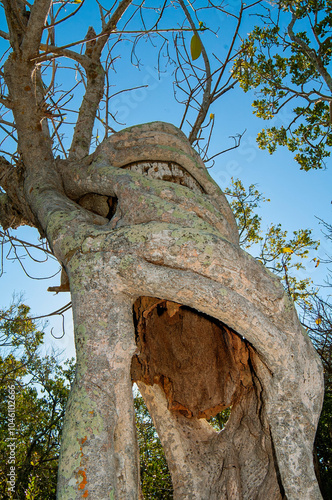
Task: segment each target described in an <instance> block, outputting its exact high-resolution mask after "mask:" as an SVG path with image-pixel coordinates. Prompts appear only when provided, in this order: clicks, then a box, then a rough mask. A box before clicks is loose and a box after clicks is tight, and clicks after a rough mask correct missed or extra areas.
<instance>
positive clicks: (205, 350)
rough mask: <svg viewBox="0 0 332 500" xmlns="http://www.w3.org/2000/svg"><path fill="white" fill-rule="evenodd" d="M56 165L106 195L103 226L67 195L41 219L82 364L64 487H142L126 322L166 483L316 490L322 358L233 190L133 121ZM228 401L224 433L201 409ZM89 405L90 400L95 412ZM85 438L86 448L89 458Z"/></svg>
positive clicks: (160, 129) (245, 495)
mask: <svg viewBox="0 0 332 500" xmlns="http://www.w3.org/2000/svg"><path fill="white" fill-rule="evenodd" d="M154 159H157V160H158V161H157V162H154ZM174 164H175V165H174ZM64 166H65V164H62V163H60V164H59V171H60V173H61V176H62V179H63V182H64V185H65V189H66V193H67V195H68V196H70V197H71V198H73V199H75V198H76V199H81V198H82V196H85V195H86V194H87V193H89V192H90V193H91V192H92V193H93V192H94V193H98V194H99V195H101V196H104V197H106V199H108V200H109V202H111V204H112V206H116V210H115V213H114V210H113V211H112V214H111V220H110V222H108V221H107V219H106V220H105V222H106V224H104V225H102V226H96V225H95V224H90V225H89V224H86V223H85V224H83V225H82V222H80V220H81V219H80V218H82V216H83V215H84V214H85V212H84V213H83V214H82V213H81V211H80V210H82V209H77V208H75V210H76V211H77V212H76V215H75V214H74V212H73V208H70V206H69V205H68V206H65V207H63V208H60V209H59V210H60V212H59V214H58V215H57V216H56V215H55V213H54V212H53V214H52V217H51V219H50V221H52V222H50V224H49V231H48V234H49V237H50V239H51V241H53V246H54V249H55V252H56V253H57V254H58V255H60V256H61V255H62V261H63V262H64V264H65V267H66V269H67V272H68V275H69V281H70V287H71V290H72V294H73V306H74V320H75V335H76V338H77V340H76V342H77V345H78V349H77V359H78V367H79V368H78V374H77V381H76V384H75V389H74V393H73V396H72V399H71V403H70V405H69V407H68V415H67V423H66V427H65V431H64V439H63V441H64V444H63V447H64V451H63V452H62V459H61V465H60V471H61V472H60V474H61V477H66V480H65V481H64V479H61V480H60V481H59V491H58V498H59V499H61V500H62V499H64V500H65V499H67V498H77V499H78V498H81V496H82V491H83V492H88V493H87V494H88V495H91V496H92V498H98V499H100V500H102V499H104V498H105V499H106V498H108V496H107V495H109V494H110V491H112V492H113V494H114V498H118V499H119V500H120V499H121V500H122V499H123V500H125V499H127V498H136V497H137V496H138V491H139V490H138V485H137V483H138V478H137V475H136V476H135V473H136V474H137V453H136V445H135V444H134V443H135V439H134V426H133V417H132V410H131V409H130V407H131V404H132V402H131V398H132V396H131V394H130V369H131V368H130V365H131V358H132V356H133V354H134V350H135V344H134V338H135V333H134V328H133V324H134V322H135V325H136V343H137V356H136V357H135V360H134V362H133V366H132V374H133V377H134V379H135V378H136V379H137V380H141V381H142V382H140V387H141V390H142V393H143V396H144V397H145V398H146V401H147V404H148V406H149V408H150V411H151V415H152V418H153V419H154V421H155V424H156V427H157V429H158V431H159V433H160V436H161V440H162V442H163V445H164V447H165V452H166V456H167V460H168V463H169V468H170V470H171V473H172V478H173V481H174V489H175V495H176V498H197V499H198V498H200V499H203V498H206V499H208V498H209V499H210V498H216V499H217V498H218V499H219V498H232V499H233V498H235V499H237V498H238V499H243V500H251V499H254V498H257V499H260V498H263V497H265V498H266V497H267V498H271V499H278V498H283V496H284V495H286V497H287V498H288V500H291V499H293V500H297V499H298V498H299V496H300V497H301V498H303V499H308V500H309V499H310V500H312V499H319V498H321V496H320V493H319V488H318V486H317V481H316V478H315V474H314V468H313V460H312V446H313V441H314V436H315V430H316V425H317V421H318V416H319V412H320V407H321V403H322V372H321V366H320V362H319V360H318V357H317V355H316V353H315V352H314V349H313V347H312V345H311V343H310V341H309V339H308V338H307V336H306V335H305V334H304V333H303V331H302V328H301V325H300V323H299V321H298V318H297V315H296V312H295V310H294V306H293V304H292V303H291V302H290V301H289V299H288V298H287V297H286V295H285V294H284V292H283V289H282V286H281V284H280V282H279V280H278V279H277V278H276V277H274V276H273V275H272V274H270V273H268V272H267V271H266V270H265V269H264V268H263V267H262V266H261V265H260V264H259V263H257V262H256V261H255V260H254V259H252V258H251V257H249V256H248V255H247V254H245V253H244V252H243V251H242V250H241V249H240V248H239V246H238V236H237V232H236V226H235V223H234V219H233V216H232V214H231V212H230V209H229V206H228V205H227V202H226V200H225V198H224V196H223V194H222V193H221V191H220V190H219V189H218V187H217V186H216V185H215V184H214V183H213V181H212V180H211V179H210V178H209V176H208V175H207V171H206V170H205V168H204V165H203V164H202V163H201V162H200V160H199V157H198V156H197V155H196V153H195V152H194V151H193V150H192V149H191V148H190V147H189V145H188V144H187V142H186V140H185V138H184V136H182V134H181V133H180V132H178V131H177V130H176V129H175V128H174V127H171V126H170V125H166V124H159V123H156V124H148V125H143V126H140V127H135V128H133V129H128V130H126V131H123V132H122V133H119V134H116V135H115V136H113V137H112V138H111V139H110V140H109V141H108V142H107V143H105V144H103V145H102V146H101V147H100V148H99V149H98V150H97V151H96V153H95V154H94V155H93V156H92V157H90V158H87V159H86V160H84V161H82V162H80V163H79V164H77V165H75V164H72V165H71V168H70V169H68V165H66V168H64ZM172 176H173V177H172ZM169 181H175V183H171V182H169ZM179 184H184V185H179ZM53 206H54V204H53ZM95 211H96V212H98V210H95ZM61 213H62V215H61ZM89 214H90V215H89ZM88 215H89V217H92V216H93V214H91V209H90V210H89V212H88V213H87V215H86V216H88ZM96 217H97V216H96ZM98 220H99V219H98ZM101 222H102V221H101ZM64 227H66V233H64ZM139 297H141V299H140V301H137V299H138V298H139ZM144 297H147V299H144ZM120 304H122V305H121V307H120ZM158 304H159V305H158ZM180 306H181V307H180ZM158 308H159V309H158ZM134 316H135V318H134ZM100 321H101V323H102V324H99V323H100ZM172 332H173V333H172ZM82 339H83V344H82V346H81V344H80V343H81V342H82ZM174 339H175V341H174ZM211 339H212V340H211ZM173 341H174V342H173ZM197 360H199V362H197ZM197 363H198V364H197ZM211 367H212V368H211ZM120 374H121V376H120V378H119V375H120ZM188 380H189V384H188ZM98 381H99V382H98ZM95 384H96V385H95ZM147 384H148V385H147ZM92 386H93V387H94V388H93V389H92ZM97 386H98V388H97ZM105 387H107V397H106V393H105V392H104V391H105ZM190 387H191V391H190ZM78 402H79V403H78ZM228 406H232V412H231V417H230V420H229V422H228V423H227V425H226V428H225V429H224V430H223V431H222V432H221V433H219V434H218V433H216V432H215V431H214V430H213V429H212V428H211V427H210V426H209V424H208V423H207V422H206V421H205V420H204V417H208V416H210V415H213V414H215V412H216V411H218V410H219V409H221V408H224V407H228ZM90 408H91V409H90ZM167 408H168V409H167ZM89 411H90V412H95V411H98V413H97V414H98V416H99V419H96V421H95V423H94V418H93V417H92V416H91V417H90V416H88V417H87V412H89ZM88 415H92V413H91V414H89V413H88ZM86 419H87V420H86ZM78 423H79V424H78ZM123 423H125V425H124V426H123V425H122V424H123ZM75 426H78V428H79V433H74V431H73V427H75ZM106 426H107V427H106ZM126 426H127V427H126ZM96 427H97V429H96ZM97 430H98V431H97ZM73 435H74V436H75V438H74V442H75V448H73V444H74V443H73ZM95 435H96V436H98V440H97V441H98V443H100V444H98V445H97V444H96V448H95V450H94V446H95V441H96V439H95ZM85 438H86V441H84V443H82V439H83V440H84V439H85ZM99 439H100V440H101V441H103V443H104V446H102V444H101V441H99ZM80 440H81V441H80ZM66 442H67V443H68V442H69V443H72V444H69V446H68V445H67V444H66ZM80 447H82V450H81V449H80ZM129 449H130V450H131V451H130V452H129ZM80 453H83V455H82V460H83V456H87V457H88V456H89V455H90V456H91V459H89V460H87V461H86V462H84V464H85V469H83V466H82V464H83V461H82V464H81V462H80V460H81V455H80ZM96 463H101V464H102V467H101V468H102V470H101V471H100V473H99V474H101V476H99V479H97V478H98V476H97V475H96V474H97V473H96ZM69 464H71V465H70V466H69ZM83 470H84V474H86V476H84V482H83V480H82V481H81V482H80V481H77V478H78V476H77V474H78V473H79V474H80V476H79V478H78V479H79V480H80V477H83V476H82V474H83V472H79V471H83ZM68 485H70V487H71V488H72V489H71V493H70V495H71V496H68V495H69V494H68V490H67V488H68V487H69V486H68Z"/></svg>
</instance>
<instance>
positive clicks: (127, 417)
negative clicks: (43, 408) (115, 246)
mask: <svg viewBox="0 0 332 500" xmlns="http://www.w3.org/2000/svg"><path fill="white" fill-rule="evenodd" d="M77 273H78V274H79V276H80V278H79V280H80V288H79V290H77V291H76V290H75V289H74V290H72V300H73V313H74V324H75V341H76V354H77V367H76V377H75V383H74V386H73V388H72V391H71V395H70V399H69V403H68V407H67V412H66V419H65V424H64V429H63V435H62V442H63V446H62V449H61V459H60V468H59V475H58V489H59V498H63V499H69V498H85V497H87V498H98V499H109V498H126V499H128V500H129V499H132V500H134V499H137V498H139V475H138V449H137V442H136V433H135V424H134V410H133V396H132V382H131V378H130V365H131V359H132V356H133V354H134V352H135V349H136V346H135V342H134V330H133V320H132V301H131V300H130V298H128V296H125V295H123V294H121V292H120V291H114V290H112V286H109V285H108V284H107V283H105V280H104V276H103V275H102V272H101V270H100V263H98V262H96V267H95V268H94V266H93V263H92V262H91V261H89V263H88V267H86V266H85V265H84V263H83V262H82V261H80V263H79V269H78V270H77ZM92 276H93V278H92ZM91 278H92V279H91ZM114 292H115V293H114Z"/></svg>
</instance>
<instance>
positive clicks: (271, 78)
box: [233, 0, 332, 170]
mask: <svg viewBox="0 0 332 500" xmlns="http://www.w3.org/2000/svg"><path fill="white" fill-rule="evenodd" d="M277 3H278V7H279V8H277V7H275V8H274V9H268V8H267V9H266V10H265V15H263V16H262V18H263V20H264V24H265V26H264V27H258V26H257V27H255V28H254V30H253V31H252V32H251V33H250V34H249V36H248V38H247V39H246V40H245V41H244V42H243V44H242V47H241V52H240V55H239V57H238V59H237V61H236V63H235V65H234V73H233V75H234V77H235V78H236V79H238V80H239V82H240V85H241V87H242V88H243V90H244V91H245V92H248V91H249V90H251V89H255V90H256V92H258V98H257V99H255V100H254V101H253V107H254V113H255V114H256V115H257V116H258V117H259V118H262V119H264V120H270V119H272V118H273V117H274V116H275V115H277V114H278V113H279V112H280V111H281V110H283V108H284V107H285V106H288V105H289V104H290V103H295V105H293V106H294V107H293V110H292V113H293V114H292V116H291V117H290V118H287V123H285V124H284V125H281V126H274V125H273V126H272V127H269V128H266V129H264V130H263V131H262V132H261V133H260V134H259V135H258V137H257V142H258V144H259V147H260V148H262V149H267V150H268V151H269V153H270V154H272V153H273V152H274V151H275V150H276V148H277V146H286V147H287V148H288V149H289V150H290V151H291V152H295V153H296V155H295V160H296V161H297V162H298V163H299V165H300V168H301V169H303V170H309V169H311V168H314V169H316V168H322V167H323V166H324V165H325V159H326V158H327V157H329V156H330V153H331V146H332V129H331V92H332V77H331V75H330V74H329V64H330V63H331V57H332V37H331V36H330V33H331V27H332V4H331V2H330V1H329V0H325V1H324V0H321V1H314V0H313V1H305V2H303V1H279V2H277ZM285 24H286V28H282V27H281V26H284V25H285ZM296 29H297V30H298V31H296Z"/></svg>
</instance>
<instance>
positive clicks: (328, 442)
mask: <svg viewBox="0 0 332 500" xmlns="http://www.w3.org/2000/svg"><path fill="white" fill-rule="evenodd" d="M331 415H332V379H331V380H330V381H329V383H328V384H326V389H325V397H324V403H323V409H322V413H321V416H320V419H319V423H318V429H317V435H316V440H315V448H316V450H315V451H316V454H317V459H318V464H319V474H320V485H321V489H322V494H323V497H324V498H326V499H327V498H332V418H331Z"/></svg>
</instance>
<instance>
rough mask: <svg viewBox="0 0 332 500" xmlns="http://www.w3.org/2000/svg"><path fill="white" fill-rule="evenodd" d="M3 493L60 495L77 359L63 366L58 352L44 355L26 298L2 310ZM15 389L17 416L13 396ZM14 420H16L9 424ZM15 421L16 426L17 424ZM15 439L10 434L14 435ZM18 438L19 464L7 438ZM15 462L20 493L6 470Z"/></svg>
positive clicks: (0, 492) (0, 432) (0, 488)
mask: <svg viewBox="0 0 332 500" xmlns="http://www.w3.org/2000/svg"><path fill="white" fill-rule="evenodd" d="M0 333H1V346H2V351H1V356H0V380H1V385H0V413H1V415H3V417H4V418H3V419H2V420H1V423H0V461H1V463H2V464H3V466H2V469H1V472H0V496H1V498H3V499H9V498H15V499H25V498H28V499H35V498H47V499H52V498H55V491H56V474H57V460H58V454H59V448H60V433H61V428H62V421H63V417H64V412H65V405H66V402H67V398H68V394H69V387H70V382H71V380H72V379H73V375H74V364H73V361H68V362H67V364H66V365H65V367H62V366H61V365H60V364H59V363H58V361H57V359H56V357H55V356H54V355H51V356H49V355H46V356H42V355H41V354H40V352H39V348H40V347H41V346H42V344H43V336H44V334H43V332H42V331H39V330H38V329H37V327H36V324H35V323H34V322H33V321H32V320H31V319H30V318H29V308H28V307H27V306H25V305H23V304H20V305H16V306H12V307H10V308H9V310H7V311H1V312H0ZM12 394H15V410H14V414H15V417H14V419H13V417H12V416H9V406H8V402H11V401H12V397H11V395H12ZM9 424H11V425H9ZM13 426H14V427H13ZM13 437H14V439H11V438H13ZM13 442H14V443H15V460H14V464H13V463H11V462H13V461H12V460H11V458H12V456H11V455H10V454H9V448H8V446H7V445H8V443H13ZM11 465H13V466H14V467H15V473H16V484H15V495H14V496H11V494H10V492H9V491H8V483H7V477H8V476H7V474H9V472H10V466H11Z"/></svg>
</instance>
